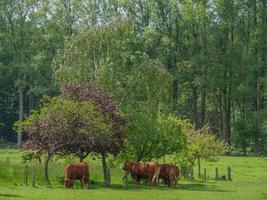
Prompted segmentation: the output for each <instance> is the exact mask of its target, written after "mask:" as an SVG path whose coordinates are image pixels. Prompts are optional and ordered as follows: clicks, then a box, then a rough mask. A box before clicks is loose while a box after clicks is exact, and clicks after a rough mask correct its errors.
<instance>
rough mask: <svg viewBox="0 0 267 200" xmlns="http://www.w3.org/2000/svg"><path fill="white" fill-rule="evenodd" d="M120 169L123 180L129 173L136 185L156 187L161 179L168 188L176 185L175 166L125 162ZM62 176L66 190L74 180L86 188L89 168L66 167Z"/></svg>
mask: <svg viewBox="0 0 267 200" xmlns="http://www.w3.org/2000/svg"><path fill="white" fill-rule="evenodd" d="M122 169H123V170H125V171H126V175H125V176H124V178H123V179H125V178H126V177H127V175H128V174H129V173H130V174H131V176H132V178H133V180H134V181H135V182H136V183H140V181H141V179H144V180H146V181H148V182H149V183H150V184H151V185H153V186H158V185H159V179H162V181H163V183H164V184H165V185H167V186H168V187H170V186H171V185H173V184H176V183H177V177H178V176H179V168H178V166H176V165H175V164H159V163H156V162H153V161H151V162H139V163H136V162H130V161H125V163H124V166H123V168H122ZM64 176H65V180H64V185H65V187H66V188H71V187H73V183H74V180H76V179H78V180H80V182H81V187H83V185H84V184H86V185H87V186H88V188H89V186H90V179H89V166H88V164H87V163H85V162H81V163H78V164H69V165H67V166H66V167H65V172H64Z"/></svg>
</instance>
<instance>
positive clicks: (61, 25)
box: [0, 0, 267, 157]
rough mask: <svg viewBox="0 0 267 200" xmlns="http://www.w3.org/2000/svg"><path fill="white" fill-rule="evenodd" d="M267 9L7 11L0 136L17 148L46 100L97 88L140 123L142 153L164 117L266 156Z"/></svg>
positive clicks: (107, 5) (42, 5) (111, 5)
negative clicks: (87, 86) (72, 87)
mask: <svg viewBox="0 0 267 200" xmlns="http://www.w3.org/2000/svg"><path fill="white" fill-rule="evenodd" d="M266 9H267V8H266V2H265V1H264V0H259V1H257V0H238V1H233V0H232V1H226V0H212V1H206V0H199V1H192V0H185V1H176V0H166V1H161V0H156V1H154V0H138V1H136V0H127V1H122V0H112V1H105V0H104V1H84V0H66V1H61V0H51V1H41V0H40V1H39V0H35V1H29V0H22V1H21V0H6V1H2V2H1V3H0V71H1V73H0V84H1V91H0V93H1V97H0V109H1V112H0V122H1V124H0V128H1V129H0V130H2V134H1V135H2V137H5V138H9V139H12V138H13V139H14V136H13V134H12V131H11V127H12V123H13V122H14V121H16V120H17V119H18V118H19V119H20V120H22V119H23V117H24V115H25V114H28V113H30V109H32V108H35V107H36V106H37V105H38V104H39V101H40V99H41V97H42V95H44V94H47V95H50V96H53V95H56V94H58V89H57V88H58V86H62V85H64V84H65V83H83V82H93V83H94V84H95V85H96V86H97V87H98V88H101V89H102V90H104V91H107V92H110V93H112V95H113V98H114V99H115V101H116V102H118V104H119V105H120V108H121V112H122V113H124V114H125V115H126V116H127V118H130V119H133V120H132V121H131V123H132V126H131V128H129V130H128V131H129V133H130V135H134V134H136V135H139V136H138V137H137V138H139V137H140V138H141V137H143V139H142V140H141V143H140V145H141V146H146V143H147V141H148V139H150V138H151V135H153V133H154V132H155V130H157V126H156V124H157V122H158V121H160V120H161V119H162V118H161V117H160V115H158V113H159V112H160V113H163V114H169V113H172V114H174V115H176V116H179V117H182V118H187V119H190V121H191V122H192V123H193V124H195V127H196V129H198V128H201V127H203V126H204V124H206V123H208V124H210V126H211V128H212V130H213V132H215V133H216V134H217V136H218V137H220V138H222V139H223V140H224V141H225V142H227V143H228V144H229V145H236V146H239V147H242V148H243V151H244V153H246V148H247V147H248V146H252V150H253V152H254V153H255V154H260V153H264V152H266V120H265V119H266V113H267V112H266V84H265V83H266V52H267V50H266V46H267V39H266V32H267V14H266V13H267V10H266ZM53 80H55V81H54V83H55V84H53ZM137 119H142V120H137ZM136 130H139V131H136ZM21 136H22V134H21V133H20V134H19V138H18V145H19V146H20V145H21ZM152 138H153V137H152ZM149 141H150V140H149ZM155 141H156V140H155ZM153 145H154V142H152V143H151V146H152V147H153ZM140 152H141V153H140V154H143V153H142V149H140ZM140 157H141V156H140Z"/></svg>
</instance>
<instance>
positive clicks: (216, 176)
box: [215, 167, 219, 180]
mask: <svg viewBox="0 0 267 200" xmlns="http://www.w3.org/2000/svg"><path fill="white" fill-rule="evenodd" d="M218 179H219V171H218V167H216V168H215V180H218Z"/></svg>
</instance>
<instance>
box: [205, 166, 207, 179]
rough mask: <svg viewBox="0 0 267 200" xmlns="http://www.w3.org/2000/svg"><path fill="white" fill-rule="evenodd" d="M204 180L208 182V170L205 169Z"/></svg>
mask: <svg viewBox="0 0 267 200" xmlns="http://www.w3.org/2000/svg"><path fill="white" fill-rule="evenodd" d="M204 180H205V181H207V169H206V168H204Z"/></svg>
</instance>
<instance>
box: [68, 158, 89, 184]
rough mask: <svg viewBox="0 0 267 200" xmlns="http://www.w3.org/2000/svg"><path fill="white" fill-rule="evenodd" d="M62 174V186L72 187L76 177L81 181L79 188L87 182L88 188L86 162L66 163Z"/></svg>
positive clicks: (87, 167)
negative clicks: (63, 178) (63, 177)
mask: <svg viewBox="0 0 267 200" xmlns="http://www.w3.org/2000/svg"><path fill="white" fill-rule="evenodd" d="M64 176H65V180H64V182H65V183H64V186H65V187H66V188H70V187H72V188H73V182H74V180H76V179H79V180H80V181H81V188H83V184H87V185H88V188H89V185H90V180H89V166H88V164H87V163H84V162H81V163H78V164H69V165H67V166H66V167H65V172H64Z"/></svg>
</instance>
